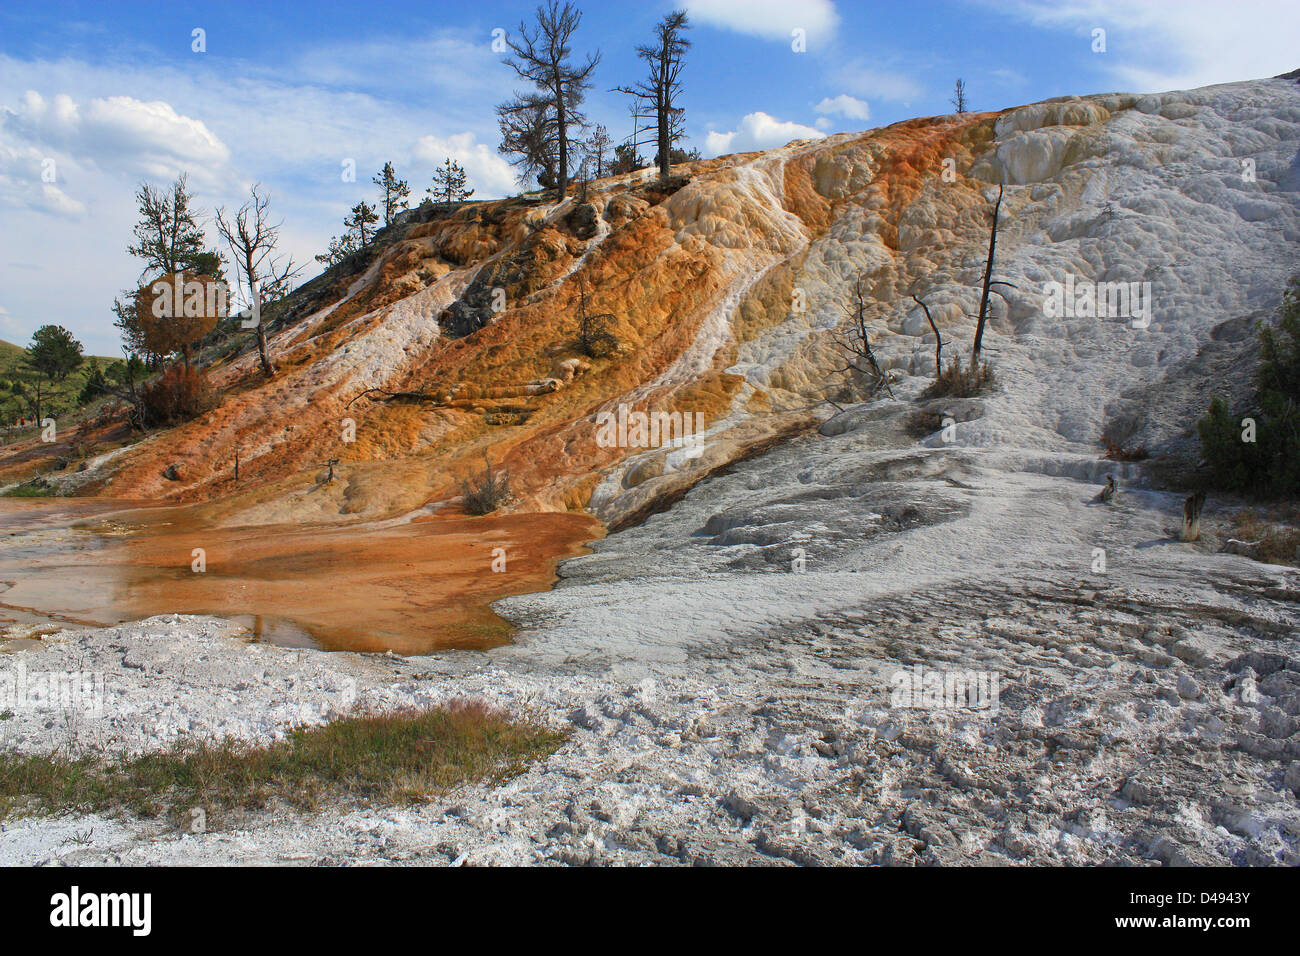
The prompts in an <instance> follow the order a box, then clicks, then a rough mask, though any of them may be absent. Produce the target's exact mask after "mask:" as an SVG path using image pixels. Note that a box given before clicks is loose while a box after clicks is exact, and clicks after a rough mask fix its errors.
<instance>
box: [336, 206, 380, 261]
mask: <svg viewBox="0 0 1300 956" xmlns="http://www.w3.org/2000/svg"><path fill="white" fill-rule="evenodd" d="M377 222H379V215H378V214H377V213H376V212H375V207H374V206H372V205H370V203H368V202H366V201H364V200H362V201H361V202H359V203H357V204H356V205H355V206H353V207H352V212H351V214H349V215H348V217H347V218H346V219H344V220H343V228H345V229H347V230H348V232H350V233H352V234H353V235H354V236H356V240H357V248H359V249H360V248H364V247H365V245H366V244H367V243H368V242H370V240H371V238H373V236H374V234H375V223H377Z"/></svg>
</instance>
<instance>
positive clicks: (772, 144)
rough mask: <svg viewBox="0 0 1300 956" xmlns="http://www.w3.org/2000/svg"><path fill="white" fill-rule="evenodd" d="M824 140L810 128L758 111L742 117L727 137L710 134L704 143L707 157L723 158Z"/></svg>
mask: <svg viewBox="0 0 1300 956" xmlns="http://www.w3.org/2000/svg"><path fill="white" fill-rule="evenodd" d="M825 136H826V134H825V133H823V132H822V131H821V130H818V129H814V128H813V127H811V126H804V125H802V124H801V123H789V122H782V121H781V120H779V119H777V118H775V117H774V116H769V115H768V114H767V113H764V112H761V111H760V112H757V113H750V114H748V115H747V116H745V118H744V119H742V120H741V121H740V125H739V126H738V127H737V128H736V129H734V130H732V131H731V132H729V133H719V132H712V133H709V135H708V136H707V137H706V138H705V140H704V149H705V153H706V154H707V155H709V156H722V155H724V154H726V153H749V152H753V151H755V150H761V149H775V148H776V147H778V146H784V145H785V144H786V143H789V142H791V141H792V140H796V139H824V138H825Z"/></svg>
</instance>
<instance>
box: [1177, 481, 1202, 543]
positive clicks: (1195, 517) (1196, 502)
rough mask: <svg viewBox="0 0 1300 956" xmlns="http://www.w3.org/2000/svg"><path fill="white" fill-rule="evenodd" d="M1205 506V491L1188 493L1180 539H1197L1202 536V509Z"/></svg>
mask: <svg viewBox="0 0 1300 956" xmlns="http://www.w3.org/2000/svg"><path fill="white" fill-rule="evenodd" d="M1204 507H1205V492H1204V491H1198V492H1196V493H1195V494H1193V495H1188V496H1187V500H1186V501H1184V502H1183V527H1182V529H1181V530H1180V531H1179V532H1178V540H1179V541H1195V540H1197V539H1198V538H1200V536H1201V509H1202V508H1204Z"/></svg>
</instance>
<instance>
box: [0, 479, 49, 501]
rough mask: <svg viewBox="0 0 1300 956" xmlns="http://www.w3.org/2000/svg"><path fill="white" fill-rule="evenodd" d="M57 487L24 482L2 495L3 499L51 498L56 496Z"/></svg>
mask: <svg viewBox="0 0 1300 956" xmlns="http://www.w3.org/2000/svg"><path fill="white" fill-rule="evenodd" d="M58 491H59V489H58V487H57V486H55V485H38V484H35V483H33V482H30V481H28V482H25V483H23V484H21V485H14V486H13V487H12V488H10V489H9V490H8V491H6V492H5V493H4V497H5V498H52V497H54V496H55V495H57V494H58Z"/></svg>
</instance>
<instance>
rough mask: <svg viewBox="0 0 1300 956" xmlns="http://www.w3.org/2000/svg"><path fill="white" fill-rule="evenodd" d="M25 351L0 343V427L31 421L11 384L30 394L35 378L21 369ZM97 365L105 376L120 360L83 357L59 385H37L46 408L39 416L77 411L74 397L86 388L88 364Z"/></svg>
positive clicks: (43, 383)
mask: <svg viewBox="0 0 1300 956" xmlns="http://www.w3.org/2000/svg"><path fill="white" fill-rule="evenodd" d="M25 352H26V350H25V349H24V348H23V347H22V346H21V345H14V344H13V343H11V342H6V341H4V340H3V339H0V425H12V424H14V422H15V420H16V419H17V418H18V416H19V415H26V416H27V417H28V418H30V417H31V410H30V406H29V403H28V400H27V398H24V397H21V396H18V395H15V394H14V390H13V385H14V382H20V383H22V388H23V389H26V390H27V392H28V393H29V397H30V393H31V392H32V383H33V382H34V380H35V376H34V375H33V374H32V373H31V372H29V371H26V370H24V369H23V367H22V360H23V356H24V354H25ZM92 359H94V361H95V362H97V363H99V369H100V371H101V372H106V371H107V370H108V367H109V366H110V365H112V364H113V363H114V362H120V361H121V359H120V358H108V357H105V356H102V355H98V356H89V355H88V356H86V360H85V361H84V362H82V363H81V367H80V368H78V369H77V370H76V371H75V372H73V373H72V374H71V375H69V376H68V377H67V379H65V380H64V381H62V382H58V383H56V384H54V385H50V383H49V382H42V384H41V401H42V405H44V406H46V408H45V409H43V410H42V413H43V414H50V413H51V412H52V413H53V414H55V415H59V414H65V413H67V412H70V411H72V410H73V409H75V408H76V407H77V397H78V396H79V395H80V394H81V390H82V389H83V388H84V387H85V385H86V379H87V378H89V376H90V370H91V367H92V366H91V360H92Z"/></svg>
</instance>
